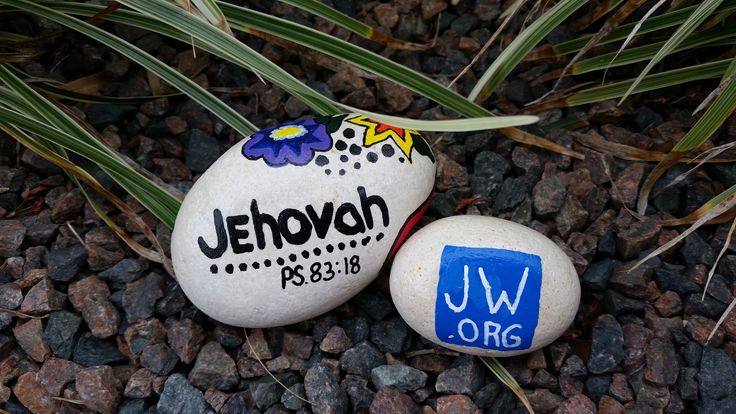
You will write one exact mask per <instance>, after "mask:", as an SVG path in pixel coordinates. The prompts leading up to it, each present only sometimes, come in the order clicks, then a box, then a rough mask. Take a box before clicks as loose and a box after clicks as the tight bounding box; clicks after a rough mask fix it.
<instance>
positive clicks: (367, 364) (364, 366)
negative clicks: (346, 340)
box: [340, 341, 386, 378]
mask: <svg viewBox="0 0 736 414" xmlns="http://www.w3.org/2000/svg"><path fill="white" fill-rule="evenodd" d="M385 363H386V358H384V357H383V354H381V353H380V352H379V351H378V349H377V348H376V347H375V345H373V344H372V343H370V342H368V341H363V342H361V343H359V344H357V345H355V346H353V347H352V348H350V349H348V350H347V351H345V352H343V354H342V356H341V357H340V366H341V367H342V369H343V371H345V372H347V373H348V374H356V375H360V376H361V377H363V378H369V376H370V374H371V370H372V369H373V368H375V367H377V366H379V365H383V364H385Z"/></svg>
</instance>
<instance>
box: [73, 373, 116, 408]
mask: <svg viewBox="0 0 736 414" xmlns="http://www.w3.org/2000/svg"><path fill="white" fill-rule="evenodd" d="M75 386H76V389H77V392H78V393H79V398H81V400H82V401H84V405H85V406H86V407H87V408H89V409H91V410H95V411H97V412H100V413H102V414H108V413H109V414H112V413H114V412H116V408H117V406H118V403H119V402H120V393H119V392H118V389H117V379H116V378H115V375H114V372H113V370H112V368H110V367H109V366H107V365H103V366H98V367H91V368H85V369H83V370H81V371H79V372H78V373H77V376H76V383H75Z"/></svg>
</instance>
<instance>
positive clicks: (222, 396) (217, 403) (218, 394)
mask: <svg viewBox="0 0 736 414" xmlns="http://www.w3.org/2000/svg"><path fill="white" fill-rule="evenodd" d="M228 398H230V394H227V393H224V392H222V391H220V390H218V389H216V388H207V391H205V392H204V399H205V400H206V401H207V403H209V405H210V406H211V407H212V408H213V409H214V410H215V412H218V413H219V412H220V409H221V408H222V406H223V405H225V402H226V401H227V400H228Z"/></svg>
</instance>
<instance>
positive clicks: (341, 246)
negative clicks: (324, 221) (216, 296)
mask: <svg viewBox="0 0 736 414" xmlns="http://www.w3.org/2000/svg"><path fill="white" fill-rule="evenodd" d="M382 239H383V233H378V234H377V235H376V241H381V240H382ZM370 242H371V236H366V237H364V238H363V239H361V240H360V244H361V245H362V246H367V245H368V243H370ZM347 246H350V247H351V248H355V247H357V246H358V241H357V240H350V242H348V244H345V243H343V242H340V243H337V250H340V251H342V250H345V248H346V247H347ZM325 250H326V251H327V253H332V252H334V251H335V246H333V245H332V244H328V245H327V246H325ZM312 254H313V255H314V256H319V255H321V254H322V249H320V248H319V247H315V248H314V249H312V252H311V253H310V252H309V250H302V252H301V257H303V258H304V259H309V256H310V255H312ZM297 258H298V256H297V255H296V253H292V254H290V255H289V256H287V259H288V260H289V261H290V262H292V263H293V262H296V260H297ZM285 263H286V259H284V258H283V257H279V258H277V259H276V264H277V265H279V266H283V265H284V264H285ZM272 265H273V262H271V260H269V259H266V260H264V261H263V267H264V268H269V267H271V266H272ZM250 267H251V268H253V269H255V270H258V269H260V268H261V263H260V262H253V263H251V265H250ZM238 270H240V271H241V272H245V271H247V270H248V264H247V263H240V264H238ZM219 271H220V269H219V267H218V266H217V265H216V264H212V265H211V266H210V273H212V274H217V273H218V272H219ZM233 272H235V265H233V264H232V263H228V264H227V265H225V273H227V274H229V275H231V274H233Z"/></svg>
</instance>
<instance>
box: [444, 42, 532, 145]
mask: <svg viewBox="0 0 736 414" xmlns="http://www.w3.org/2000/svg"><path fill="white" fill-rule="evenodd" d="M457 48H458V49H460V50H461V51H462V52H463V53H465V54H466V55H469V54H471V53H473V52H475V51H476V50H478V49H480V43H478V42H477V41H475V39H473V38H472V37H467V36H463V37H461V38H460V39H459V40H458V42H457ZM517 148H518V147H517Z"/></svg>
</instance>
